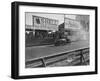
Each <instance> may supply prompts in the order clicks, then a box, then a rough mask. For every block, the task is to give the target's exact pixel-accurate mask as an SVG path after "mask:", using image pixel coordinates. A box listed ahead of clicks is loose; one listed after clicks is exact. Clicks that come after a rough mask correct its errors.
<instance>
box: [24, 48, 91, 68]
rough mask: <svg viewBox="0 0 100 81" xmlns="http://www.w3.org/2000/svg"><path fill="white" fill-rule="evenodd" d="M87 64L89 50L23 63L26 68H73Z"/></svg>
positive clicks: (79, 50)
mask: <svg viewBox="0 0 100 81" xmlns="http://www.w3.org/2000/svg"><path fill="white" fill-rule="evenodd" d="M88 64H89V48H82V49H78V50H73V51H69V52H66V53H62V54H56V55H53V56H45V57H42V58H38V59H34V60H31V61H27V62H25V67H26V68H36V67H54V66H75V65H88Z"/></svg>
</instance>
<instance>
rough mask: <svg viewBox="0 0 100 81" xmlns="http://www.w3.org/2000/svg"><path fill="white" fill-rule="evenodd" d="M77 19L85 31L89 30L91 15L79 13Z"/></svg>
mask: <svg viewBox="0 0 100 81" xmlns="http://www.w3.org/2000/svg"><path fill="white" fill-rule="evenodd" d="M76 20H77V21H79V22H80V23H81V25H82V26H83V29H84V30H85V31H89V15H77V16H76Z"/></svg>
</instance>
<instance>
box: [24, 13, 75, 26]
mask: <svg viewBox="0 0 100 81" xmlns="http://www.w3.org/2000/svg"><path fill="white" fill-rule="evenodd" d="M32 15H35V16H40V17H46V18H50V19H56V20H58V21H59V23H58V24H59V25H60V24H62V23H63V22H64V14H51V13H50V14H49V13H34V12H26V13H25V18H26V19H25V21H26V25H32ZM65 17H66V18H70V19H75V17H76V15H70V14H68V15H67V14H66V15H65Z"/></svg>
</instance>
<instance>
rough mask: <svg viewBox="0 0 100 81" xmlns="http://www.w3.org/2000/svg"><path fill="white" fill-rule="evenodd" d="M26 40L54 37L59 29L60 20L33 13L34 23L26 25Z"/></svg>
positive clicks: (42, 39)
mask: <svg viewBox="0 0 100 81" xmlns="http://www.w3.org/2000/svg"><path fill="white" fill-rule="evenodd" d="M25 29H26V42H27V43H30V42H33V40H34V41H35V40H36V41H38V40H39V41H40V40H41V41H44V40H45V39H53V37H54V32H56V31H58V20H55V19H50V18H45V17H40V16H35V15H32V25H26V26H25Z"/></svg>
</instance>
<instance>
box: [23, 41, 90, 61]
mask: <svg viewBox="0 0 100 81" xmlns="http://www.w3.org/2000/svg"><path fill="white" fill-rule="evenodd" d="M86 47H89V42H88V41H87V40H84V41H78V42H72V43H70V44H66V45H63V46H54V45H47V46H33V47H26V48H25V61H29V60H32V59H36V58H40V57H44V56H50V55H55V54H60V53H65V52H68V51H71V50H76V49H79V48H86Z"/></svg>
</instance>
